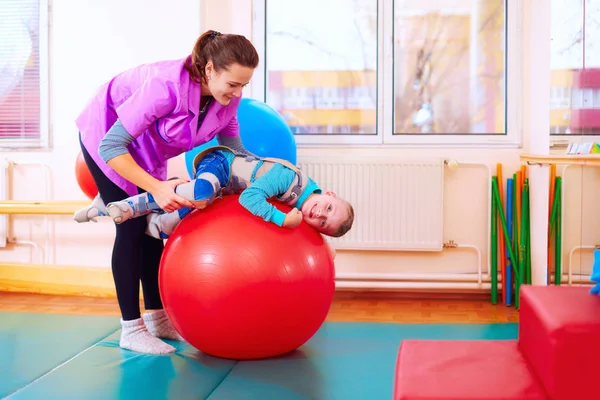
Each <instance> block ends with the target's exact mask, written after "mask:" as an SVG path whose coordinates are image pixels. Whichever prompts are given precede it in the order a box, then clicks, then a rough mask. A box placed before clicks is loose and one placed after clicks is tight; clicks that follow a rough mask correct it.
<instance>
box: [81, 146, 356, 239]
mask: <svg viewBox="0 0 600 400" xmlns="http://www.w3.org/2000/svg"><path fill="white" fill-rule="evenodd" d="M194 177H195V179H194V180H192V181H190V182H187V183H184V184H180V185H179V186H177V188H176V189H175V192H176V193H177V194H178V195H180V196H182V197H184V198H186V199H188V200H190V201H191V202H192V203H193V204H194V206H195V207H196V208H200V209H201V208H204V207H206V206H208V205H209V204H211V203H212V202H213V201H214V199H215V198H216V197H220V196H221V195H222V194H225V195H226V194H231V193H241V194H240V198H239V201H240V204H241V205H242V206H243V207H244V208H246V209H247V210H248V211H249V212H251V213H252V214H254V215H256V216H257V217H261V218H263V219H264V220H265V221H268V222H272V223H274V224H276V225H278V226H282V227H286V228H295V227H296V226H298V225H299V224H300V223H301V222H302V220H303V219H304V221H305V222H306V223H307V224H308V225H310V226H311V227H313V228H314V229H316V230H317V231H319V232H320V233H322V234H324V235H327V236H332V237H340V236H343V235H345V234H346V233H347V232H348V231H349V230H350V228H351V227H352V223H353V221H354V209H353V208H352V206H351V205H350V203H348V202H347V201H345V200H343V199H341V198H339V197H337V196H336V195H335V193H333V192H329V191H327V192H325V193H322V190H321V189H320V188H319V187H318V186H317V184H316V183H315V182H314V181H313V180H312V179H311V178H309V177H307V176H305V175H304V173H303V172H302V171H301V170H300V169H299V168H297V167H296V166H294V165H292V164H290V163H288V162H287V161H285V160H281V159H274V158H257V157H252V156H247V155H243V154H238V153H236V152H235V151H234V150H232V149H230V148H227V147H224V146H216V147H211V148H208V149H206V150H204V151H203V152H201V153H200V154H198V155H197V156H196V157H195V159H194ZM271 197H276V198H277V200H279V201H281V202H283V203H285V204H287V205H289V206H290V207H293V209H292V210H291V211H290V212H288V213H287V214H285V213H283V212H281V211H279V210H278V209H277V208H276V207H275V206H273V205H272V204H269V203H268V202H267V199H269V198H271ZM99 203H101V201H99V200H95V201H94V202H93V203H92V205H90V206H89V207H87V208H85V209H82V210H80V211H78V212H77V213H76V214H75V219H76V220H77V221H78V222H85V221H89V220H93V219H94V218H95V216H98V215H106V213H108V214H109V215H110V217H111V218H112V219H113V220H114V221H115V223H117V224H120V223H122V222H124V221H126V220H128V219H130V218H136V217H140V216H143V215H148V214H149V215H148V217H147V218H148V228H147V231H146V233H147V234H149V235H150V236H152V237H155V238H162V239H166V238H168V237H169V235H171V233H172V232H173V230H174V229H175V227H176V226H177V225H178V224H179V223H180V222H181V220H182V219H183V218H185V216H186V215H188V214H189V213H190V211H192V209H191V208H188V207H184V208H181V209H179V210H177V211H174V212H171V213H164V212H163V211H162V210H161V209H160V208H159V207H158V205H157V204H156V203H155V202H154V199H153V197H152V195H151V194H150V193H142V194H139V195H136V196H132V197H129V198H127V199H125V200H122V201H117V202H113V203H109V204H108V205H107V206H106V209H104V208H103V207H102V205H101V204H99Z"/></svg>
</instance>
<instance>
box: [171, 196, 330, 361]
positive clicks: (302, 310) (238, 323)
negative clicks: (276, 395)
mask: <svg viewBox="0 0 600 400" xmlns="http://www.w3.org/2000/svg"><path fill="white" fill-rule="evenodd" d="M238 198H239V196H236V195H231V196H225V197H224V198H223V199H220V200H217V201H215V203H213V204H212V205H210V206H209V207H208V208H206V209H203V210H194V211H193V212H192V213H190V214H189V215H188V216H187V217H186V218H185V219H184V220H183V221H182V222H181V224H180V225H179V226H178V227H177V228H176V229H175V231H174V232H173V234H172V235H171V237H170V238H169V240H168V241H167V244H166V246H165V250H164V253H163V257H162V259H161V265H160V272H159V285H160V293H161V297H162V301H163V305H164V307H165V310H166V312H167V315H168V316H169V318H170V319H171V321H172V323H173V325H174V326H175V329H177V331H178V332H179V333H180V334H181V336H183V338H184V339H185V340H186V341H187V342H188V343H189V344H191V345H192V346H194V347H195V348H196V349H198V350H200V351H202V352H204V353H206V354H210V355H213V356H217V357H222V358H229V359H236V360H242V359H257V358H267V357H272V356H277V355H281V354H284V353H287V352H290V351H293V350H295V349H297V348H298V347H300V346H301V345H303V344H304V343H305V342H306V341H308V340H309V339H310V338H311V337H312V336H313V335H314V334H315V332H316V331H317V330H318V329H319V328H320V327H321V325H322V324H323V322H324V321H325V318H326V316H327V313H328V312H329V308H330V307H331V303H332V301H333V294H334V289H335V271H334V263H333V258H332V257H331V255H330V253H329V250H328V247H327V243H326V242H325V241H324V239H323V237H322V236H321V235H320V234H319V233H318V232H317V231H315V230H314V229H312V228H311V227H309V226H308V225H307V224H306V223H302V224H300V226H298V227H297V228H295V229H288V228H280V227H278V226H277V225H275V224H273V223H270V222H265V221H264V220H263V219H262V218H259V217H256V216H254V215H252V214H251V213H250V212H248V211H247V210H246V209H244V208H243V207H242V206H241V205H240V204H239V202H238ZM272 204H274V205H275V206H276V207H277V208H278V209H279V210H282V211H283V212H288V211H289V210H290V208H289V207H287V206H284V205H282V204H279V203H272Z"/></svg>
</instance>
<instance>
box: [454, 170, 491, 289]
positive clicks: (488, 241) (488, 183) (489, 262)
mask: <svg viewBox="0 0 600 400" xmlns="http://www.w3.org/2000/svg"><path fill="white" fill-rule="evenodd" d="M444 164H446V165H447V166H448V168H450V169H451V170H455V169H456V168H458V167H460V166H461V165H472V166H478V167H484V168H485V169H487V172H488V182H487V187H488V190H487V202H486V204H487V219H486V221H487V222H486V223H487V230H486V232H488V234H487V277H488V279H491V277H492V268H491V259H490V252H491V249H492V238H491V237H490V236H491V235H490V234H489V232H491V231H492V226H491V225H492V176H493V175H492V167H490V166H489V165H488V164H485V163H479V162H474V161H456V160H444ZM499 184H501V183H500V182H499Z"/></svg>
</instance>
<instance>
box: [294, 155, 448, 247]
mask: <svg viewBox="0 0 600 400" xmlns="http://www.w3.org/2000/svg"><path fill="white" fill-rule="evenodd" d="M298 166H299V167H300V168H301V169H302V170H303V171H304V172H305V173H308V175H309V176H310V177H311V178H312V179H313V180H314V181H315V182H317V184H318V185H319V186H320V187H321V188H322V189H323V190H331V191H333V192H335V193H337V194H338V195H339V196H340V197H342V198H344V199H346V200H348V201H349V202H350V203H351V204H352V205H353V207H354V213H355V219H354V225H353V227H352V229H351V230H350V232H348V233H347V234H346V235H345V236H344V237H342V238H329V239H328V240H329V241H330V242H331V243H332V245H334V247H335V248H337V249H355V250H403V251H441V250H442V249H443V196H444V160H443V159H441V158H419V159H402V158H393V159H392V158H388V159H386V158H382V159H377V158H361V159H357V158H352V157H303V158H302V159H301V160H299V162H298Z"/></svg>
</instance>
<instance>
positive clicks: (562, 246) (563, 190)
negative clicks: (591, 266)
mask: <svg viewBox="0 0 600 400" xmlns="http://www.w3.org/2000/svg"><path fill="white" fill-rule="evenodd" d="M573 165H575V164H568V165H566V166H565V167H564V168H563V170H562V182H561V185H562V187H561V193H560V197H561V199H560V200H561V201H560V203H561V207H563V208H564V204H565V196H566V193H567V190H566V187H565V186H566V184H567V182H566V179H565V178H566V176H567V169H569V167H572V166H573ZM580 167H581V170H582V172H581V173H582V174H583V168H584V167H585V166H584V165H580ZM563 215H564V213H563ZM560 225H561V227H560V230H561V232H564V231H565V219H564V218H561V219H560ZM565 236H566V235H562V237H561V239H560V247H561V248H563V249H564V245H565ZM595 248H597V247H596V246H592V245H580V246H575V247H573V248H572V249H571V251H570V252H569V265H568V269H569V275H568V283H569V285H572V284H573V277H572V275H573V273H572V271H571V261H572V257H573V253H574V251H575V250H577V249H595ZM581 275H582V274H580V278H579V280H580V282H581ZM585 275H586V276H590V277H591V274H585ZM561 282H562V273H561Z"/></svg>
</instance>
